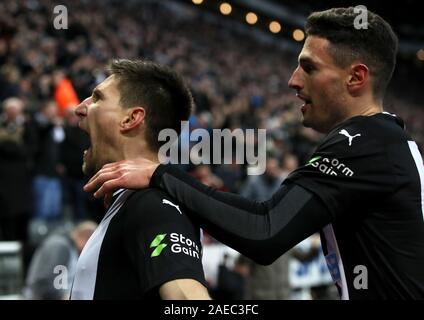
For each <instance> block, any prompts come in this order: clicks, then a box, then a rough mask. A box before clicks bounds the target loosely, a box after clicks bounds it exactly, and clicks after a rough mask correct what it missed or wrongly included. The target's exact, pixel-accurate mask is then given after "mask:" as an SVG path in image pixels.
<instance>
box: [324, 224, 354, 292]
mask: <svg viewBox="0 0 424 320" xmlns="http://www.w3.org/2000/svg"><path fill="white" fill-rule="evenodd" d="M323 232H324V236H325V242H326V247H327V255H326V256H325V260H327V266H328V269H329V271H330V274H331V277H332V278H333V280H334V282H336V283H337V284H338V285H339V287H340V288H341V289H342V296H341V299H342V300H349V291H348V290H347V281H346V276H345V272H344V268H343V262H342V257H341V255H340V251H339V246H338V245H337V239H336V235H335V234H334V230H333V226H332V225H331V223H330V224H328V225H326V226H325V227H324V228H323Z"/></svg>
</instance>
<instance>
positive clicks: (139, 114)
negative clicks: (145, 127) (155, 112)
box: [120, 107, 146, 133]
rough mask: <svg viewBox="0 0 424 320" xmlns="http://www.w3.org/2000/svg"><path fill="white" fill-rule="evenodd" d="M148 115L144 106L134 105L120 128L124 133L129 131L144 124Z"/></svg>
mask: <svg viewBox="0 0 424 320" xmlns="http://www.w3.org/2000/svg"><path fill="white" fill-rule="evenodd" d="M145 117H146V110H145V109H144V108H143V107H134V108H130V109H128V112H127V113H126V115H125V117H124V118H123V119H122V121H121V123H120V127H121V128H120V130H121V132H122V133H127V132H129V131H131V130H133V129H135V128H138V127H139V126H140V125H142V124H144V120H145Z"/></svg>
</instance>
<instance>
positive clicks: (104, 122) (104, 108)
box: [75, 76, 125, 176]
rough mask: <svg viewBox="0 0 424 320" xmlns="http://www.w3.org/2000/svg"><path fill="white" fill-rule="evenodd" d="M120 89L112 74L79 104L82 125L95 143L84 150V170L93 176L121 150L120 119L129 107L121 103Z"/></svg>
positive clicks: (113, 159) (78, 113)
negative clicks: (125, 107) (124, 107)
mask: <svg viewBox="0 0 424 320" xmlns="http://www.w3.org/2000/svg"><path fill="white" fill-rule="evenodd" d="M119 100H120V93H119V90H118V88H117V80H116V79H115V78H114V76H110V77H108V78H107V79H106V80H105V81H103V82H102V83H100V84H99V85H98V86H97V87H96V88H95V89H94V90H93V93H92V95H91V97H88V98H87V99H85V100H84V101H83V102H81V104H80V105H79V106H78V107H77V108H76V110H75V113H76V115H77V116H78V117H79V118H80V121H79V127H80V128H81V129H82V130H84V131H86V132H87V133H88V134H89V136H90V140H91V146H90V148H89V149H88V150H86V151H85V152H84V162H83V172H84V174H86V175H87V176H92V175H94V173H96V172H97V171H98V170H99V169H101V168H102V166H103V165H105V164H106V163H109V162H113V161H116V159H115V158H116V150H119V139H118V138H119V123H120V121H121V119H122V115H123V113H124V112H125V110H124V109H123V108H122V107H121V106H120V104H119Z"/></svg>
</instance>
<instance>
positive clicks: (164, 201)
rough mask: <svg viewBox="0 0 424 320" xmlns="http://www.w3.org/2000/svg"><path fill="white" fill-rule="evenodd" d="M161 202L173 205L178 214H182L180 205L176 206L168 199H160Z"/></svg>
mask: <svg viewBox="0 0 424 320" xmlns="http://www.w3.org/2000/svg"><path fill="white" fill-rule="evenodd" d="M162 204H168V205H170V206H173V207H175V208H176V209H177V210H178V212H179V213H180V214H183V213H182V212H181V210H180V207H179V206H177V205H176V204H173V203H172V202H171V201H169V200H166V199H162Z"/></svg>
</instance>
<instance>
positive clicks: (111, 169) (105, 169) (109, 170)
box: [88, 166, 117, 182]
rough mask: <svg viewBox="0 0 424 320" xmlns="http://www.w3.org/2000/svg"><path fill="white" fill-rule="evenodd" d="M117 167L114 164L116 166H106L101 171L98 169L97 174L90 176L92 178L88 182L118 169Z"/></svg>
mask: <svg viewBox="0 0 424 320" xmlns="http://www.w3.org/2000/svg"><path fill="white" fill-rule="evenodd" d="M116 168H117V167H116V166H114V167H108V168H104V167H103V168H101V169H100V170H99V171H97V172H96V174H95V175H93V176H92V177H91V178H90V180H88V182H91V181H94V180H95V179H97V178H98V177H99V176H100V175H101V174H103V173H109V172H112V171H116V170H117V169H116Z"/></svg>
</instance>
